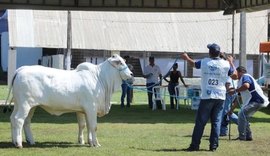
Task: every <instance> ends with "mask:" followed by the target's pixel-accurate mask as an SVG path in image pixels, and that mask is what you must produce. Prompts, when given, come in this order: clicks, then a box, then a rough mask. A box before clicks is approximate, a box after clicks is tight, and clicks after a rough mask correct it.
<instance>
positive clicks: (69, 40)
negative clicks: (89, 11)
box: [64, 11, 72, 70]
mask: <svg viewBox="0 0 270 156" xmlns="http://www.w3.org/2000/svg"><path fill="white" fill-rule="evenodd" d="M71 30H72V29H71V13H70V11H68V14H67V51H66V52H65V57H64V61H65V62H64V66H65V68H64V69H66V70H70V67H71V44H72V32H71Z"/></svg>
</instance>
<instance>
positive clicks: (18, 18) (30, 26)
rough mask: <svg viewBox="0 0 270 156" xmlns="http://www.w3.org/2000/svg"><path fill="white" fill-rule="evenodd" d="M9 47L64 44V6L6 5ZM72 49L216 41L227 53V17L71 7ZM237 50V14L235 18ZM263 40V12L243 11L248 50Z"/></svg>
mask: <svg viewBox="0 0 270 156" xmlns="http://www.w3.org/2000/svg"><path fill="white" fill-rule="evenodd" d="M8 18H9V31H10V34H11V38H10V46H11V47H18V46H23V47H52V48H66V46H67V44H66V42H67V41H66V40H67V39H66V37H67V27H66V25H67V11H37V10H9V13H8ZM71 18H72V22H71V23H72V48H73V49H104V50H120V51H121V50H125V51H160V52H179V51H190V52H196V53H205V52H207V48H206V45H207V44H208V43H212V42H216V43H218V44H220V45H221V48H222V51H225V52H227V53H231V42H232V41H231V39H232V34H231V33H232V16H231V15H228V16H224V15H223V12H208V13H149V12H101V11H72V12H71ZM235 21H236V22H235V54H237V53H238V51H239V46H238V45H239V28H240V26H239V24H240V23H239V14H236V18H235ZM266 40H267V11H260V12H254V13H247V47H246V49H247V54H257V53H258V51H259V50H258V48H259V46H258V45H259V43H260V42H262V41H266Z"/></svg>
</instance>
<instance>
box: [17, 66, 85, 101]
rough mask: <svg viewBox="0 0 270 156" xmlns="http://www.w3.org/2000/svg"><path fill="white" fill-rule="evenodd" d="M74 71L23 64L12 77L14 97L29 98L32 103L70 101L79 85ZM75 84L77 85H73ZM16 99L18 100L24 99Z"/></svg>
mask: <svg viewBox="0 0 270 156" xmlns="http://www.w3.org/2000/svg"><path fill="white" fill-rule="evenodd" d="M76 79H78V76H77V74H75V72H74V71H65V70H59V69H54V68H48V67H43V66H25V67H22V69H18V73H17V75H16V77H15V79H14V84H13V94H14V97H15V98H25V99H31V100H32V101H33V103H40V104H50V103H58V104H61V103H67V102H72V101H71V99H74V97H71V96H73V95H74V94H72V93H75V92H76V89H78V87H79V86H80V84H79V83H76V82H77V81H76ZM74 86H77V87H74ZM25 99H18V100H25Z"/></svg>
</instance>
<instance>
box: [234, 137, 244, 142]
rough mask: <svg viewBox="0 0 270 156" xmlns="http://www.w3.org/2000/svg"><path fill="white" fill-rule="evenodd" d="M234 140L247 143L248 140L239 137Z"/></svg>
mask: <svg viewBox="0 0 270 156" xmlns="http://www.w3.org/2000/svg"><path fill="white" fill-rule="evenodd" d="M233 140H240V141H246V139H244V138H240V137H237V138H235V139H233Z"/></svg>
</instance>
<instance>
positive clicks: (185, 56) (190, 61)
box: [181, 53, 195, 67]
mask: <svg viewBox="0 0 270 156" xmlns="http://www.w3.org/2000/svg"><path fill="white" fill-rule="evenodd" d="M181 58H182V59H183V60H187V61H188V62H189V63H190V64H191V65H192V66H193V67H195V61H194V60H193V59H191V58H190V57H189V56H188V54H187V53H183V54H182V55H181Z"/></svg>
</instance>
